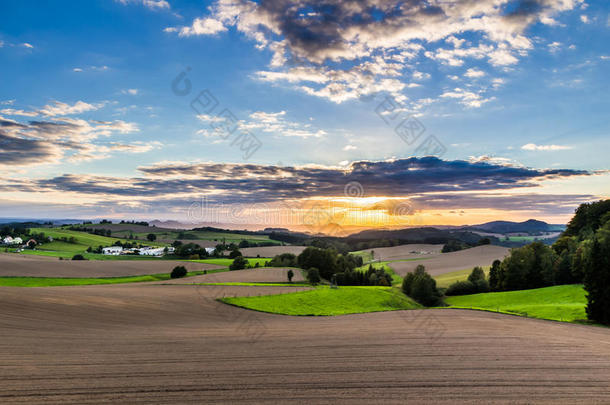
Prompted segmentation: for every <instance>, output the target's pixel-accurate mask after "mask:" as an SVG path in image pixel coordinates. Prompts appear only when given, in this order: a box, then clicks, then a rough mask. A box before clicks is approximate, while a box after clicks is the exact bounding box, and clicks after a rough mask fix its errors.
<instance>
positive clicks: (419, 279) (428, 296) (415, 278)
mask: <svg viewBox="0 0 610 405" xmlns="http://www.w3.org/2000/svg"><path fill="white" fill-rule="evenodd" d="M402 291H403V292H404V293H405V294H406V295H408V296H409V297H411V298H413V299H414V300H415V301H417V302H419V303H420V304H422V305H425V306H434V305H440V304H441V303H442V302H441V299H440V297H441V295H440V293H439V291H438V289H437V288H436V280H434V279H433V278H432V277H430V275H429V274H428V273H427V272H426V268H425V267H424V266H423V265H421V264H420V265H418V266H417V267H416V268H415V270H414V271H413V273H408V274H407V275H406V276H405V277H404V279H403V282H402Z"/></svg>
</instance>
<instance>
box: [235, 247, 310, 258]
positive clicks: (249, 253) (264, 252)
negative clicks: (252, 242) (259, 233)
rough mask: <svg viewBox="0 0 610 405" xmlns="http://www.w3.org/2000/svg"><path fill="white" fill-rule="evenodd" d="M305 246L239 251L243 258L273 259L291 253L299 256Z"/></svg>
mask: <svg viewBox="0 0 610 405" xmlns="http://www.w3.org/2000/svg"><path fill="white" fill-rule="evenodd" d="M305 248H306V246H264V247H254V248H243V249H239V251H240V252H241V253H242V255H243V256H244V257H257V256H260V257H274V256H276V255H281V254H282V253H292V254H293V255H297V256H298V255H299V254H301V252H302V251H303V250H305Z"/></svg>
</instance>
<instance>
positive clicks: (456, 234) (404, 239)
mask: <svg viewBox="0 0 610 405" xmlns="http://www.w3.org/2000/svg"><path fill="white" fill-rule="evenodd" d="M346 239H348V240H384V239H385V240H396V241H399V242H400V244H404V243H433V244H434V243H447V241H449V240H452V239H454V240H461V241H463V242H466V243H477V242H478V241H479V240H480V239H481V236H480V235H478V234H476V233H474V232H470V231H465V230H451V229H437V228H431V227H424V228H406V229H398V230H367V231H362V232H358V233H355V234H352V235H350V236H348V237H347V238H346ZM490 239H492V242H493V241H494V240H496V238H490Z"/></svg>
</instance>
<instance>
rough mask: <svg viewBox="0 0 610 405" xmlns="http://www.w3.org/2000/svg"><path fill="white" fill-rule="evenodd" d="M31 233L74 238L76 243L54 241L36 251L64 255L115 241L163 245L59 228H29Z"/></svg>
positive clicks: (57, 237) (56, 237) (54, 237)
mask: <svg viewBox="0 0 610 405" xmlns="http://www.w3.org/2000/svg"><path fill="white" fill-rule="evenodd" d="M31 232H35V233H40V232H43V233H44V234H45V235H47V236H51V237H53V239H59V238H60V237H66V238H69V237H72V236H73V237H74V238H76V243H66V242H61V241H59V240H54V241H53V242H50V243H44V244H42V245H41V246H40V248H39V249H38V250H41V251H56V252H64V253H73V254H75V253H83V252H85V251H86V250H87V248H88V247H89V246H91V247H93V248H96V247H98V246H100V245H101V246H111V245H112V244H114V243H115V242H116V241H117V240H121V241H122V242H135V243H142V244H146V245H152V246H162V245H163V244H159V243H156V242H149V241H147V240H137V241H133V240H132V241H129V240H127V239H120V238H113V237H107V236H100V235H93V234H90V233H87V232H79V231H70V230H67V229H59V228H31Z"/></svg>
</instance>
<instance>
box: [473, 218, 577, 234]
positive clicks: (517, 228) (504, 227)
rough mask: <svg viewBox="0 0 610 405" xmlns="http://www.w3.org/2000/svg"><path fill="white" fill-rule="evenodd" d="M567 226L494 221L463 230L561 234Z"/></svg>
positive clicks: (538, 222) (532, 222)
mask: <svg viewBox="0 0 610 405" xmlns="http://www.w3.org/2000/svg"><path fill="white" fill-rule="evenodd" d="M565 228H566V226H565V225H552V224H548V223H546V222H544V221H538V220H536V219H528V220H527V221H523V222H512V221H492V222H486V223H484V224H480V225H472V226H466V227H463V228H462V229H464V230H469V231H483V232H489V233H502V234H506V233H532V232H561V231H563V230H564V229H565Z"/></svg>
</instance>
